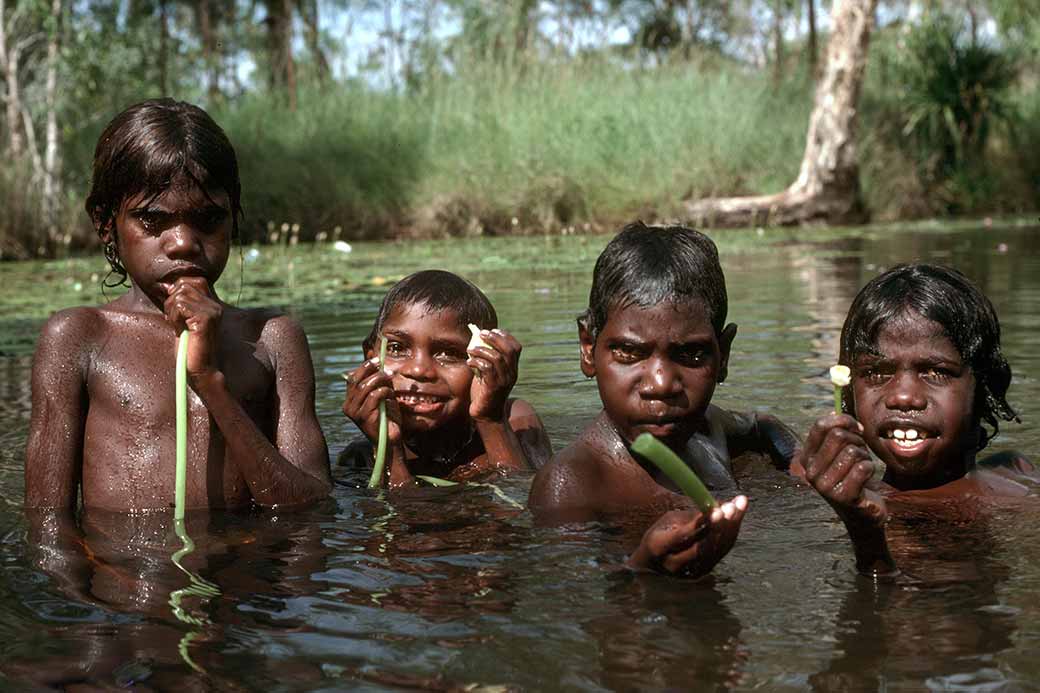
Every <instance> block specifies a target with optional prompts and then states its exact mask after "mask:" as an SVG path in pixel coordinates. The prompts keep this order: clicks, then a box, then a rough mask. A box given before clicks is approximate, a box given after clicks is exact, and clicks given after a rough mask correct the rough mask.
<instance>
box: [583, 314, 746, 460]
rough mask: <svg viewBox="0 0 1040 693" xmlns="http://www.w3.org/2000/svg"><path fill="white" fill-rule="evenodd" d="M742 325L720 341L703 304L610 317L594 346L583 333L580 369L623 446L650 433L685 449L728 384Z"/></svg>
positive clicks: (729, 328) (730, 329) (731, 328)
mask: <svg viewBox="0 0 1040 693" xmlns="http://www.w3.org/2000/svg"><path fill="white" fill-rule="evenodd" d="M736 329H737V328H736V326H735V325H728V326H727V327H726V328H725V329H724V330H723V332H722V335H716V334H715V329H714V328H713V327H712V325H711V321H710V320H709V318H708V313H707V311H706V310H705V307H704V305H703V303H702V302H701V301H691V302H687V303H682V304H676V303H673V302H670V301H669V302H665V303H660V304H657V305H655V306H651V307H649V308H642V307H639V306H629V307H627V308H621V309H614V310H612V311H611V312H610V315H609V317H608V319H607V324H606V325H604V327H603V329H602V330H601V331H600V333H599V335H598V337H597V338H596V340H595V343H593V342H592V340H591V338H590V336H589V335H588V333H587V332H585V331H584V330H581V331H580V335H579V336H580V339H581V370H582V372H583V373H584V374H585V375H586V376H588V377H595V378H596V384H597V385H598V387H599V396H600V400H602V402H603V409H604V410H605V411H606V413H607V416H609V417H610V420H611V421H612V422H613V424H614V426H615V427H616V428H617V430H618V432H619V433H620V434H621V436H622V437H623V438H625V440H627V441H629V442H631V441H632V440H634V439H635V438H636V436H638V435H639V434H640V433H651V434H653V435H654V436H655V437H657V438H661V439H663V440H665V441H666V442H669V443H672V444H674V445H682V444H684V443H685V442H686V440H687V439H689V437H690V435H692V434H693V432H694V431H695V430H697V429H698V428H699V427H700V426H701V424H702V423H703V419H704V412H705V411H706V410H707V408H708V403H709V402H710V401H711V396H712V393H714V392H715V385H716V383H718V382H721V381H722V380H723V379H724V378H725V373H726V365H727V363H728V361H729V349H730V345H731V344H732V341H733V336H734V335H735V334H736Z"/></svg>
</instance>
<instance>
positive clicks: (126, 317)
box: [25, 99, 331, 511]
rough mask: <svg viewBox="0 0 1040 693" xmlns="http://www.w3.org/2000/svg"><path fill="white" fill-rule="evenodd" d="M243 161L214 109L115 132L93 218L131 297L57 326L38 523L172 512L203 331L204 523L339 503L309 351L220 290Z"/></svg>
mask: <svg viewBox="0 0 1040 693" xmlns="http://www.w3.org/2000/svg"><path fill="white" fill-rule="evenodd" d="M240 191H241V185H240V183H239V177H238V164H237V161H236V158H235V152H234V149H233V148H232V146H231V143H230V142H229V141H228V139H227V137H226V136H225V134H224V132H223V131H222V130H221V129H220V127H218V126H217V124H216V123H214V122H213V120H212V119H211V118H210V117H209V115H207V114H206V112H205V111H203V110H202V109H200V108H198V107H196V106H192V105H190V104H187V103H181V102H176V101H172V100H170V99H161V100H154V101H145V102H142V103H139V104H137V105H134V106H131V107H130V108H128V109H127V110H126V111H124V112H123V113H121V114H119V115H118V116H116V118H115V119H113V120H112V122H111V123H109V125H108V127H107V128H106V129H105V131H104V132H103V133H102V135H101V138H100V139H99V140H98V145H97V149H96V152H95V155H94V171H93V187H92V189H91V191H90V195H89V196H88V197H87V202H86V208H87V213H88V214H89V215H90V217H91V220H92V221H93V223H94V227H95V229H96V230H97V232H98V234H99V236H100V237H101V241H102V243H103V244H104V252H105V257H106V258H107V259H108V262H109V264H110V265H111V267H112V272H113V273H114V274H116V276H117V278H118V279H119V280H120V282H117V283H121V282H122V281H125V280H126V279H127V278H129V280H130V289H129V291H128V292H127V293H126V294H125V295H123V296H121V297H120V298H118V299H116V300H114V301H112V302H110V303H107V304H105V305H103V306H99V307H87V306H83V307H78V308H70V309H68V310H63V311H60V312H58V313H56V314H55V315H54V316H52V317H51V318H50V319H49V320H48V321H47V324H46V325H45V326H44V328H43V332H42V334H41V336H40V340H39V343H38V346H37V349H36V356H35V358H34V361H33V374H32V419H31V422H30V429H29V437H28V442H27V446H26V461H25V504H26V508H28V509H40V508H55V509H60V510H66V511H68V510H75V509H76V506H77V502H78V500H79V497H80V494H81V495H82V504H83V506H84V507H85V508H103V509H108V510H118V511H127V510H149V509H158V508H169V507H171V506H172V505H173V495H174V449H175V441H174V438H175V436H174V429H175V426H174V382H173V380H174V363H175V351H176V347H177V335H178V334H179V333H180V332H181V331H182V330H185V329H187V330H188V331H189V332H190V335H191V337H190V339H189V342H188V344H189V346H188V357H187V372H188V383H189V385H190V388H191V393H190V396H189V400H190V401H189V431H190V443H189V450H188V467H187V487H186V488H187V496H186V506H187V507H188V508H231V507H241V506H248V505H250V504H252V503H256V504H259V505H263V506H274V505H286V504H288V505H298V504H303V503H307V502H310V501H313V500H315V499H317V498H320V497H322V496H324V495H326V494H327V493H328V491H329V489H330V488H331V482H330V479H329V470H328V452H327V450H326V447H325V439H324V437H323V436H322V433H321V429H320V428H319V427H318V422H317V419H316V417H315V414H314V374H313V370H312V367H311V359H310V353H309V351H308V348H307V340H306V338H305V337H304V334H303V331H302V330H301V329H300V327H299V326H298V325H297V324H296V323H295V322H294V321H293V320H292V319H290V318H289V317H287V316H285V315H282V314H279V313H277V312H274V311H271V310H263V309H255V310H242V309H239V308H235V307H234V306H230V305H228V304H226V303H224V302H223V301H221V300H220V298H219V297H218V296H217V293H216V289H215V287H214V285H215V284H216V282H217V279H218V278H219V277H220V275H221V272H222V271H223V270H224V266H225V264H226V263H227V260H228V253H229V251H230V248H231V240H232V238H233V236H234V235H235V233H236V231H237V228H238V217H239V215H240V214H241V211H242V210H241V206H240V204H239V197H240Z"/></svg>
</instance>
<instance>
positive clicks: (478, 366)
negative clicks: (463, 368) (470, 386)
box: [466, 356, 495, 381]
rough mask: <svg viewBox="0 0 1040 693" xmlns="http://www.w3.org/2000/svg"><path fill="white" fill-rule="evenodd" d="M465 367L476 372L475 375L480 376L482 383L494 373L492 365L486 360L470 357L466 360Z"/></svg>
mask: <svg viewBox="0 0 1040 693" xmlns="http://www.w3.org/2000/svg"><path fill="white" fill-rule="evenodd" d="M466 365H467V366H469V367H470V368H472V369H474V370H476V371H477V373H478V374H479V375H480V379H481V380H483V381H487V380H489V379H490V377H491V376H492V375H494V373H495V367H494V365H493V364H492V363H491V362H490V361H488V360H487V359H483V358H477V357H475V356H470V357H469V358H468V359H466Z"/></svg>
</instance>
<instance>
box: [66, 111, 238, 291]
mask: <svg viewBox="0 0 1040 693" xmlns="http://www.w3.org/2000/svg"><path fill="white" fill-rule="evenodd" d="M184 179H186V180H187V181H190V182H191V183H193V184H194V185H197V186H198V187H199V189H200V190H202V191H203V193H204V194H205V192H206V191H207V190H210V189H214V188H220V189H222V190H224V191H225V192H226V193H227V195H228V200H229V202H230V204H231V217H232V224H233V227H232V228H233V234H234V237H237V236H238V218H239V216H241V214H242V204H241V197H242V184H241V182H240V181H239V177H238V159H237V158H236V157H235V149H234V147H232V146H231V141H230V140H229V139H228V138H227V135H225V134H224V131H223V130H221V129H220V126H219V125H217V124H216V123H215V122H214V121H213V119H212V118H211V117H210V116H209V114H208V113H206V112H205V111H204V110H202V109H201V108H199V107H198V106H195V105H193V104H190V103H185V102H183V101H174V100H173V99H151V100H149V101H142V102H140V103H137V104H134V105H133V106H130V107H129V108H127V109H126V110H125V111H123V112H122V113H120V114H119V115H117V116H116V117H115V118H113V119H112V122H110V123H109V124H108V125H107V126H106V127H105V130H104V132H102V133H101V137H100V138H98V143H97V147H96V149H95V150H94V168H93V175H92V179H91V189H90V194H89V195H87V200H86V203H85V205H84V206H85V207H86V210H87V214H89V215H90V219H91V221H92V222H93V224H94V229H95V230H96V231H97V233H98V235H99V236H104V234H105V232H106V231H111V237H112V240H111V242H110V243H106V244H105V258H106V259H107V260H108V264H109V265H110V266H111V268H112V270H111V272H110V275H111V274H115V275H116V277H117V278H118V281H116V282H115V283H112V284H109V283H108V282H107V281H106V285H108V286H118V285H119V284H123V283H125V282H126V268H124V267H123V265H122V262H120V260H119V254H118V252H117V250H116V248H117V244H116V228H115V219H116V216H117V215H118V214H119V210H120V207H121V206H122V205H123V203H124V202H125V201H126V200H127V199H129V198H131V197H134V196H136V195H139V194H142V193H143V194H144V195H145V196H148V197H151V198H153V199H154V198H155V197H158V196H159V195H161V194H162V193H163V192H165V191H166V190H167V189H169V188H170V186H171V185H174V184H176V183H177V182H178V181H179V180H184Z"/></svg>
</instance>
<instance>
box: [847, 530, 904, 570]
mask: <svg viewBox="0 0 1040 693" xmlns="http://www.w3.org/2000/svg"><path fill="white" fill-rule="evenodd" d="M845 528H846V529H847V530H848V532H849V538H850V539H851V540H852V548H853V552H854V553H855V555H856V570H857V571H859V573H860V574H861V575H867V576H870V577H878V576H882V575H893V574H895V573H896V572H898V568H897V567H896V563H895V561H894V560H893V559H892V554H891V553H890V552H889V550H888V538H887V537H886V535H885V528H884V527H883V526H882V527H878V526H876V525H871V524H864V523H859V522H855V521H846V522H845Z"/></svg>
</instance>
